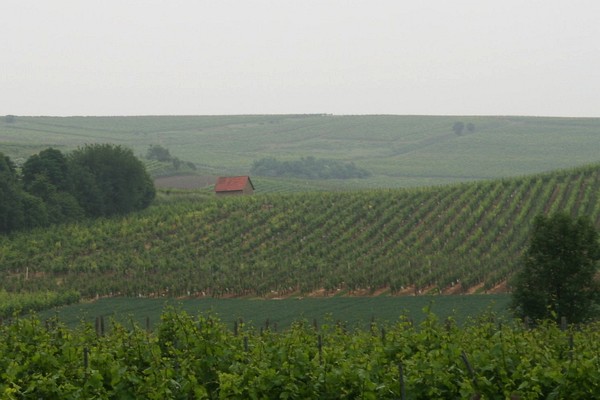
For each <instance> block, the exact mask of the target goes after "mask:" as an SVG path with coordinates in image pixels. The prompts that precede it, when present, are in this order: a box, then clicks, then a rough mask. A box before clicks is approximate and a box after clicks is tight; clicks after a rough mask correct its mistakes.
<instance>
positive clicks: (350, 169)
mask: <svg viewBox="0 0 600 400" xmlns="http://www.w3.org/2000/svg"><path fill="white" fill-rule="evenodd" d="M250 173H251V174H253V175H258V176H272V177H290V178H304V179H351V178H366V177H368V176H370V175H371V173H370V172H369V171H367V170H365V169H362V168H359V167H357V166H356V165H354V163H352V162H343V161H338V160H330V159H323V158H315V157H312V156H311V157H302V158H301V159H300V160H295V161H279V160H277V159H275V158H263V159H261V160H258V161H254V163H253V164H252V168H251V170H250Z"/></svg>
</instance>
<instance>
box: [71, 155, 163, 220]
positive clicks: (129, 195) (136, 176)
mask: <svg viewBox="0 0 600 400" xmlns="http://www.w3.org/2000/svg"><path fill="white" fill-rule="evenodd" d="M68 162H69V169H70V171H71V179H72V181H73V184H74V190H73V193H74V195H75V198H77V200H78V202H79V204H80V205H81V207H82V208H83V209H84V210H85V212H86V214H87V215H89V216H109V215H114V214H126V213H128V212H131V211H136V210H141V209H144V208H146V207H147V206H149V205H150V203H151V202H152V200H153V199H154V197H155V195H156V191H155V188H154V183H153V181H152V179H151V178H150V176H149V175H148V173H147V172H146V168H145V167H144V164H142V162H141V161H140V160H138V159H137V158H136V157H135V156H134V154H133V152H132V151H131V150H130V149H126V148H123V147H121V146H115V145H110V144H93V145H87V146H85V147H83V148H79V149H77V150H75V151H74V152H72V153H71V154H69V156H68Z"/></svg>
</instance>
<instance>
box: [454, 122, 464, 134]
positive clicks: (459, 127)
mask: <svg viewBox="0 0 600 400" xmlns="http://www.w3.org/2000/svg"><path fill="white" fill-rule="evenodd" d="M452 130H453V131H454V133H456V134H457V135H459V136H460V135H462V133H463V131H464V130H465V123H464V122H461V121H458V122H455V123H454V125H452Z"/></svg>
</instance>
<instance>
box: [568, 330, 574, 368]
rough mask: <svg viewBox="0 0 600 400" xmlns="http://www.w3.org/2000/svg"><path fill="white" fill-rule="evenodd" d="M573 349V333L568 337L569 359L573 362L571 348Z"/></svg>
mask: <svg viewBox="0 0 600 400" xmlns="http://www.w3.org/2000/svg"><path fill="white" fill-rule="evenodd" d="M574 347H575V342H574V341H573V332H571V334H570V335H569V359H570V360H571V362H573V353H574V351H573V348H574Z"/></svg>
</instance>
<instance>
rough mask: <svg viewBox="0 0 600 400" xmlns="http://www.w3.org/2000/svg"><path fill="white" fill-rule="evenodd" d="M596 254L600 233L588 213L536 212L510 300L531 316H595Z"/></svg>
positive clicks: (599, 297)
mask: <svg viewBox="0 0 600 400" xmlns="http://www.w3.org/2000/svg"><path fill="white" fill-rule="evenodd" d="M599 259H600V243H598V233H597V232H596V229H595V227H594V225H593V224H592V223H591V222H590V221H589V219H588V218H586V217H579V218H577V219H573V218H571V217H570V216H569V215H567V214H565V213H560V212H559V213H555V214H553V215H551V216H548V217H547V216H544V215H538V216H537V217H536V219H535V221H534V224H533V230H532V233H531V239H530V244H529V248H528V250H527V251H526V253H525V255H524V259H523V269H522V270H521V271H520V272H519V274H518V276H517V280H516V285H515V292H514V303H515V304H514V306H515V307H516V308H517V310H518V312H519V313H520V314H521V315H522V316H528V317H531V318H535V319H542V318H554V319H557V318H560V317H563V316H564V317H567V318H568V320H569V321H572V322H580V321H582V320H584V319H586V318H589V317H591V316H593V315H594V312H596V307H595V306H597V305H598V301H600V285H599V283H598V282H597V281H596V280H595V275H596V273H597V271H598V263H597V261H598V260H599Z"/></svg>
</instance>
